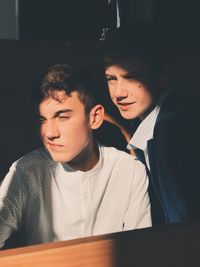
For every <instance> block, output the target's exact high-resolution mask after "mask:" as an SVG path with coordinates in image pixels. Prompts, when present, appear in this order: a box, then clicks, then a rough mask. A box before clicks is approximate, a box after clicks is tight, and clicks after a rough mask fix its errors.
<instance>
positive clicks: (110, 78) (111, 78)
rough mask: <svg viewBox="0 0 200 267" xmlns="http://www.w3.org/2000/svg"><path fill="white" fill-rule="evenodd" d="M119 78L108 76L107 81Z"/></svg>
mask: <svg viewBox="0 0 200 267" xmlns="http://www.w3.org/2000/svg"><path fill="white" fill-rule="evenodd" d="M116 80H117V78H116V77H113V76H106V81H107V82H110V81H116Z"/></svg>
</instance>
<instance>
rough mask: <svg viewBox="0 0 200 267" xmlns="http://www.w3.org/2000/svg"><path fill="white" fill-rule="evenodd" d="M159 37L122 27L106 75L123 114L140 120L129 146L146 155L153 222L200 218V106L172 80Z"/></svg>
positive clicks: (113, 39)
mask: <svg viewBox="0 0 200 267" xmlns="http://www.w3.org/2000/svg"><path fill="white" fill-rule="evenodd" d="M154 37H158V36H156V35H155V36H154ZM154 37H153V34H152V32H151V31H142V30H141V29H139V28H137V29H136V28H135V29H133V28H132V32H130V29H126V30H125V31H124V30H123V29H122V28H121V29H118V30H116V32H115V33H113V34H111V35H110V39H109V38H108V40H107V42H106V41H105V44H106V45H105V51H104V67H105V76H106V80H107V84H108V89H109V93H110V96H111V99H112V101H113V103H114V104H115V105H116V106H117V108H118V110H119V112H120V114H121V116H122V117H123V118H125V119H127V120H130V121H131V122H132V124H134V125H136V127H135V129H134V131H133V136H132V138H131V141H130V143H129V145H128V147H129V148H130V149H134V150H135V153H136V154H137V155H138V158H139V159H141V160H142V157H141V155H143V158H144V164H145V165H146V168H147V171H148V173H149V180H150V186H149V193H150V196H151V205H152V218H153V224H154V225H157V224H163V223H164V224H169V223H180V222H187V221H194V220H195V221H196V220H198V219H199V217H200V175H199V164H200V156H199V150H200V141H199V136H200V135H199V130H198V120H197V119H196V118H197V112H198V111H197V106H196V105H195V102H194V100H193V99H192V96H191V95H188V96H184V94H183V92H181V91H180V90H179V91H178V90H174V89H173V86H172V85H170V84H169V79H167V78H166V77H167V68H166V62H167V60H166V59H167V58H168V55H167V54H166V53H163V51H164V50H162V49H161V46H160V44H159V43H158V41H155V38H154ZM163 47H164V46H162V48H163ZM141 152H142V153H141Z"/></svg>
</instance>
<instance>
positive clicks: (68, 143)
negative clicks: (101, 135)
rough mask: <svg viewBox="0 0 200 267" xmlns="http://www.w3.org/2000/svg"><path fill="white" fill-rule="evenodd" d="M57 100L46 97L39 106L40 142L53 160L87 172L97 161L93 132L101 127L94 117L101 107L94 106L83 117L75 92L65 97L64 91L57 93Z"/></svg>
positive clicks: (80, 104)
mask: <svg viewBox="0 0 200 267" xmlns="http://www.w3.org/2000/svg"><path fill="white" fill-rule="evenodd" d="M56 99H58V100H59V101H58V100H56ZM56 99H53V98H52V97H49V98H46V99H44V100H43V101H42V102H41V103H40V105H39V114H40V135H41V139H42V142H43V144H44V146H45V147H46V148H47V150H48V151H49V153H50V155H51V157H52V159H53V160H54V161H57V162H62V163H65V162H67V163H68V165H70V166H71V167H72V168H73V169H75V170H81V171H88V170H90V169H92V168H93V167H94V166H95V165H96V164H97V162H98V159H99V155H98V149H97V148H96V146H95V145H94V143H93V137H92V130H93V129H95V128H96V127H97V128H98V127H99V125H100V124H101V121H100V122H99V121H97V120H98V116H96V114H97V113H98V112H99V110H100V111H102V112H103V107H102V106H100V105H97V106H95V107H94V108H93V109H92V110H91V112H90V114H88V115H86V113H85V110H84V105H83V103H82V102H81V101H80V99H79V96H78V93H77V92H72V93H71V95H70V96H67V95H66V94H65V92H64V91H56ZM100 115H101V114H100ZM102 120H103V119H102ZM98 122H99V124H98ZM95 123H96V124H95Z"/></svg>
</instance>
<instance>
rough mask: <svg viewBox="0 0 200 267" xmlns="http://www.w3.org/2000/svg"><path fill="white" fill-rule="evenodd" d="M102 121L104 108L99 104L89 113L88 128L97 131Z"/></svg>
mask: <svg viewBox="0 0 200 267" xmlns="http://www.w3.org/2000/svg"><path fill="white" fill-rule="evenodd" d="M103 120H104V107H103V106H102V105H100V104H98V105H96V106H95V107H93V108H92V110H91V111H90V127H91V129H93V130H95V129H98V128H99V127H100V126H101V125H102V123H103Z"/></svg>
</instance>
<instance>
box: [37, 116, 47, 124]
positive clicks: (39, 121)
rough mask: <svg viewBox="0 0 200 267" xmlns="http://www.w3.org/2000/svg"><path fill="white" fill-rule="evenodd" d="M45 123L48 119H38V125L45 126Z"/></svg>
mask: <svg viewBox="0 0 200 267" xmlns="http://www.w3.org/2000/svg"><path fill="white" fill-rule="evenodd" d="M45 122H46V119H45V118H44V117H39V118H37V123H38V124H44V123H45Z"/></svg>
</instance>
